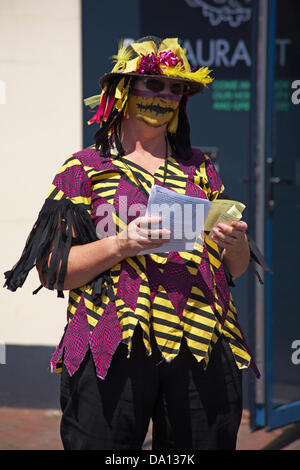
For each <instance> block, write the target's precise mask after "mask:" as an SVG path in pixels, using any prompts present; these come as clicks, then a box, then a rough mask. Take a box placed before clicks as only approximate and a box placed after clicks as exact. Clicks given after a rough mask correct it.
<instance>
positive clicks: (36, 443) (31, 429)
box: [0, 408, 300, 450]
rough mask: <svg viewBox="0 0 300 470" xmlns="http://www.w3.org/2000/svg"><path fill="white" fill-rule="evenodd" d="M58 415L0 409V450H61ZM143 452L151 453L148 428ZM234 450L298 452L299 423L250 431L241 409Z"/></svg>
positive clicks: (19, 409) (44, 410)
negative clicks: (240, 419) (269, 429)
mask: <svg viewBox="0 0 300 470" xmlns="http://www.w3.org/2000/svg"><path fill="white" fill-rule="evenodd" d="M60 416H61V413H60V411H59V410H53V409H42V410H37V409H24V408H0V450H63V447H62V444H61V440H60V435H59V426H60ZM143 449H144V450H151V425H150V427H149V431H148V434H147V437H146V439H145V442H144V446H143ZM237 450H300V423H295V424H291V425H288V426H285V427H282V428H279V429H275V430H273V431H266V430H264V429H260V430H258V431H255V432H252V431H251V430H250V428H249V412H248V410H244V412H243V417H242V422H241V426H240V430H239V434H238V442H237Z"/></svg>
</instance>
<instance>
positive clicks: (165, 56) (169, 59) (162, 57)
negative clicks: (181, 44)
mask: <svg viewBox="0 0 300 470" xmlns="http://www.w3.org/2000/svg"><path fill="white" fill-rule="evenodd" d="M158 55H159V62H160V64H161V65H167V66H168V67H175V66H176V65H177V64H178V63H179V62H180V63H181V64H183V61H182V59H179V58H178V57H177V55H176V54H174V52H172V51H171V50H170V49H169V50H168V51H163V52H160V53H159V54H158Z"/></svg>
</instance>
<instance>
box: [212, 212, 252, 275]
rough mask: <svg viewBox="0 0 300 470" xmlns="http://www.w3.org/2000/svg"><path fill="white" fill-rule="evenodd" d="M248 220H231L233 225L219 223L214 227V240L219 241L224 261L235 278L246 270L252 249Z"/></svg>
mask: <svg viewBox="0 0 300 470" xmlns="http://www.w3.org/2000/svg"><path fill="white" fill-rule="evenodd" d="M247 227H248V226H247V224H246V222H242V221H238V222H235V221H234V222H231V225H229V226H228V225H226V224H222V223H219V224H218V225H217V227H214V228H213V229H212V237H211V238H212V240H213V241H214V242H215V243H217V245H219V246H220V247H221V248H223V251H222V255H221V257H222V261H223V263H224V264H225V265H226V267H227V269H228V271H229V272H230V274H231V276H232V278H233V279H236V278H237V277H239V276H241V274H243V272H245V271H246V269H247V267H248V264H249V259H250V251H249V245H248V238H247V235H246V230H247Z"/></svg>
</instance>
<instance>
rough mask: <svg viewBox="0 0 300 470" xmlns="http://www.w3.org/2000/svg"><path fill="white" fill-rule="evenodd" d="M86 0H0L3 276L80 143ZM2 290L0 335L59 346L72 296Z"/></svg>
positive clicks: (29, 286)
mask: <svg viewBox="0 0 300 470" xmlns="http://www.w3.org/2000/svg"><path fill="white" fill-rule="evenodd" d="M81 105H82V93H81V11H80V0H63V1H61V0H51V1H48V0H1V1H0V161H1V173H0V174H1V185H0V200H1V203H2V204H1V212H0V227H1V232H0V241H1V243H0V275H1V277H2V280H3V282H2V283H1V286H2V285H3V284H4V276H3V272H4V271H6V270H9V269H10V268H11V267H12V266H13V265H14V264H15V262H16V261H17V260H18V259H19V256H20V254H21V251H22V249H23V247H24V244H25V240H26V238H27V235H28V233H29V231H30V230H31V227H32V225H33V223H34V221H35V220H36V218H37V215H38V211H39V209H40V207H41V205H42V203H43V200H44V198H45V196H46V194H47V192H48V187H49V185H50V184H51V181H52V179H53V177H54V175H55V173H56V171H57V169H58V168H59V166H60V165H61V164H62V163H63V161H64V160H65V159H66V158H67V157H68V156H69V155H71V154H72V153H73V152H75V151H77V150H80V148H81V147H82V114H81V109H82V107H81ZM38 285H39V280H38V275H37V272H36V270H35V269H34V270H32V272H31V273H30V275H29V277H28V279H27V281H26V283H25V285H24V286H23V288H22V289H18V290H17V291H16V292H15V293H12V292H10V291H8V290H7V289H3V288H1V289H0V306H1V307H0V341H3V342H5V343H6V344H36V345H55V344H57V342H58V341H59V339H60V336H61V335H62V332H63V327H64V325H65V321H66V306H67V296H66V299H65V300H63V299H58V298H57V297H56V293H55V292H50V291H47V290H46V289H42V290H41V291H40V292H39V293H38V294H37V295H36V296H33V295H32V291H33V290H34V289H35V288H36V287H38Z"/></svg>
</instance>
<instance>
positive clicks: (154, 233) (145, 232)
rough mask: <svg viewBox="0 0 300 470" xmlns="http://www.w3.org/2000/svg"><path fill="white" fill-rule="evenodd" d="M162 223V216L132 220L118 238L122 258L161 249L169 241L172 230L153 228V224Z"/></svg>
mask: <svg viewBox="0 0 300 470" xmlns="http://www.w3.org/2000/svg"><path fill="white" fill-rule="evenodd" d="M160 221H161V217H160V216H141V217H137V218H136V219H134V220H132V221H131V222H130V223H129V224H128V226H127V227H126V229H125V230H123V231H122V232H121V233H119V235H117V237H116V239H117V242H118V246H119V251H120V254H121V256H122V258H128V257H130V256H136V255H138V253H139V252H140V251H144V250H149V249H151V248H157V247H160V246H162V245H163V244H164V243H166V242H167V241H169V240H170V235H171V231H170V230H168V229H162V228H151V224H157V223H158V222H160ZM162 251H163V250H162Z"/></svg>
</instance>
